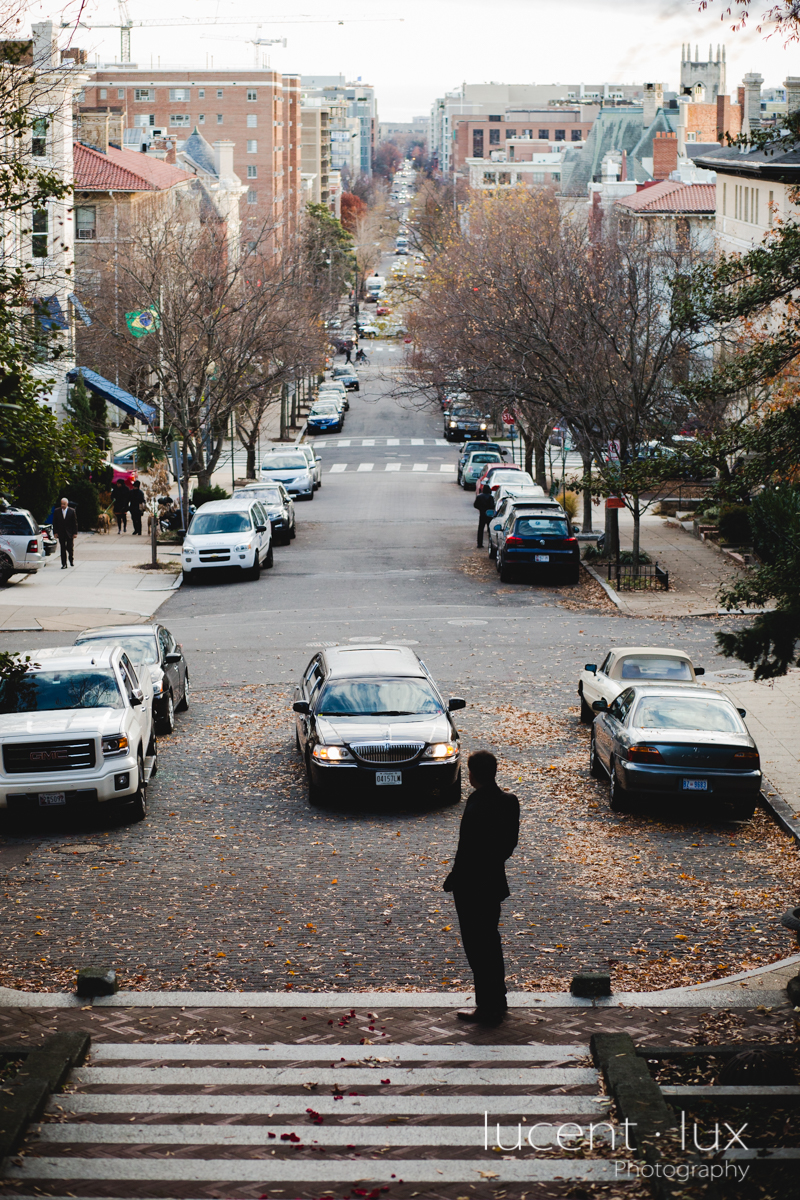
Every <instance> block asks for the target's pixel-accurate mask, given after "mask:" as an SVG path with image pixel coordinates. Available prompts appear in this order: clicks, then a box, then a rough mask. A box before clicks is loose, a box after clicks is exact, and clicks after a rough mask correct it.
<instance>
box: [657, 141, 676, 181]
mask: <svg viewBox="0 0 800 1200" xmlns="http://www.w3.org/2000/svg"><path fill="white" fill-rule="evenodd" d="M677 169H678V139H677V137H676V136H675V134H674V133H657V134H656V136H655V137H654V138H653V178H654V179H658V180H661V179H669V177H670V175H671V174H672V172H673V171H677Z"/></svg>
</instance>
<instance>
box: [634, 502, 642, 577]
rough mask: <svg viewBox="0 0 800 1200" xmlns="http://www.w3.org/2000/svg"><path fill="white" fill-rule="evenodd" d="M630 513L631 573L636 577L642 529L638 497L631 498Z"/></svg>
mask: <svg viewBox="0 0 800 1200" xmlns="http://www.w3.org/2000/svg"><path fill="white" fill-rule="evenodd" d="M631 512H632V514H633V572H634V575H636V574H638V571H639V536H640V533H641V527H642V512H641V509H640V507H639V497H638V496H634V497H633V507H632V508H631Z"/></svg>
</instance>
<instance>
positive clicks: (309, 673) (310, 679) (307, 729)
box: [295, 655, 322, 754]
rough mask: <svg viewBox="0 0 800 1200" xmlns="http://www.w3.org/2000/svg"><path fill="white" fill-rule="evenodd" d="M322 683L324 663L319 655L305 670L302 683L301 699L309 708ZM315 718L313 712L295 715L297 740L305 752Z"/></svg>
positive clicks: (311, 706) (312, 704)
mask: <svg viewBox="0 0 800 1200" xmlns="http://www.w3.org/2000/svg"><path fill="white" fill-rule="evenodd" d="M321 684H322V664H321V662H320V658H319V655H316V656H315V657H314V658H312V660H311V662H310V663H309V664H308V666H307V667H306V670H305V674H304V675H303V678H302V680H301V683H300V695H299V697H298V699H299V700H305V701H306V703H307V704H308V706H309V709H313V707H314V701H315V699H316V697H317V693H318V692H319V689H320V686H321ZM313 725H314V718H313V714H312V713H311V712H308V713H298V714H297V715H296V717H295V726H296V728H297V740H298V742H299V743H300V749H301V750H302V752H303V754H305V753H306V750H307V748H308V743H309V739H310V736H311V730H312V729H313Z"/></svg>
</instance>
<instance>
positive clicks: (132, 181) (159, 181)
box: [74, 142, 194, 192]
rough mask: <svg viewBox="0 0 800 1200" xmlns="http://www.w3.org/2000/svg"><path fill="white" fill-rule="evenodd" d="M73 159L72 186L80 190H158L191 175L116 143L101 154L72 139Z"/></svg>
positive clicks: (191, 177) (173, 184)
mask: <svg viewBox="0 0 800 1200" xmlns="http://www.w3.org/2000/svg"><path fill="white" fill-rule="evenodd" d="M74 161H75V190H76V191H82V192H93V191H97V192H107V191H109V190H113V191H115V192H161V191H165V190H167V189H168V188H171V187H174V186H175V184H176V183H183V182H184V181H185V180H189V179H193V178H194V176H193V175H191V174H190V173H189V172H188V171H182V170H181V169H180V167H175V166H173V165H172V164H171V163H166V162H164V161H163V160H162V159H158V158H151V157H150V155H148V154H142V153H141V152H139V151H137V150H120V149H118V147H116V146H109V148H108V153H107V154H104V153H103V152H102V151H101V150H94V149H93V148H92V147H91V146H84V144H83V143H82V142H76V143H75V148H74Z"/></svg>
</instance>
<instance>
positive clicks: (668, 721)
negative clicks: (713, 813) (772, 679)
mask: <svg viewBox="0 0 800 1200" xmlns="http://www.w3.org/2000/svg"><path fill="white" fill-rule="evenodd" d="M593 707H594V709H595V712H596V713H597V716H596V717H595V721H594V724H593V725H592V739H591V747H590V751H589V770H590V772H591V774H592V776H593V777H594V778H595V779H600V780H608V781H609V782H610V784H611V793H610V796H609V804H610V806H611V808H612V809H614V810H615V811H616V812H624V811H625V810H627V809H629V808H630V807H632V805H633V803H634V801H635V800H637V799H649V800H655V801H657V802H658V812H659V816H661V817H663V818H671V817H672V816H673V815H674V813H675V810H676V809H677V808H678V806H679V805H680V804H681V802H683V803H684V804H685V803H686V801H687V800H688V801H689V802H690V803H691V806H692V815H693V818H694V819H695V820H696V819H698V818H701V817H702V815H703V814H705V813H707V812H708V811H709V810H710V809H711V808H712V807H719V806H720V805H723V804H724V805H726V806H727V807H729V808H731V809H732V810H733V812H732V815H733V817H734V818H735V819H736V820H740V821H745V820H749V819H750V817H752V815H753V813H754V812H755V807H756V802H757V800H758V795H759V792H760V791H761V760H760V758H759V753H758V747H757V746H756V744H755V742H754V741H753V738H752V737H751V736H750V734H749V732H748V730H747V726H746V725H745V723H744V720H743V718H744V717H745V716H746V715H747V714H746V713H745V710H744V709H743V708H739V709H737V708H736V707H735V705H734V704H733V703H732V701H730V700H728V699H727V698H726V697H725V696H722V695H720V694H719V693H713V692H708V691H706V690H704V689H703V688H692V687H681V688H680V689H678V688H672V687H670V686H669V685H667V686H665V685H664V684H652V683H650V684H637V685H635V686H633V687H628V688H626V689H625V690H624V691H623V692H621V693H620V694H619V695H618V696H617V697H616V699H615V700H613V701H612V702H611V704H606V701H605V700H595V702H594V706H593Z"/></svg>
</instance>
